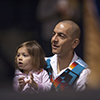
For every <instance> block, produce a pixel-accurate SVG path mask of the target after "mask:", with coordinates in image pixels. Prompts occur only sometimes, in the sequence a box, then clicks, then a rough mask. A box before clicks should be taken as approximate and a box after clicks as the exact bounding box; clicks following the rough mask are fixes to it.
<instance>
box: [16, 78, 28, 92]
mask: <svg viewBox="0 0 100 100" xmlns="http://www.w3.org/2000/svg"><path fill="white" fill-rule="evenodd" d="M24 78H25V77H20V78H19V79H18V81H19V86H18V90H19V91H20V92H21V91H22V90H23V88H24V86H25V85H26V84H27V83H28V82H29V80H28V81H26V82H25V81H24Z"/></svg>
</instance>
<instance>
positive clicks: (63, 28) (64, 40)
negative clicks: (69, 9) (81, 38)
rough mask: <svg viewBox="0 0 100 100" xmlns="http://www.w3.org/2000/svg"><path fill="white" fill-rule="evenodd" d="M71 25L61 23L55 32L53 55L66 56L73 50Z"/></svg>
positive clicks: (52, 42) (52, 41)
mask: <svg viewBox="0 0 100 100" xmlns="http://www.w3.org/2000/svg"><path fill="white" fill-rule="evenodd" d="M70 29H71V25H68V24H63V23H59V24H58V25H56V27H55V28H54V30H53V36H52V39H51V46H52V53H53V54H57V55H58V56H62V55H66V54H68V53H69V52H70V51H72V50H73V48H72V42H73V40H72V37H71V33H70Z"/></svg>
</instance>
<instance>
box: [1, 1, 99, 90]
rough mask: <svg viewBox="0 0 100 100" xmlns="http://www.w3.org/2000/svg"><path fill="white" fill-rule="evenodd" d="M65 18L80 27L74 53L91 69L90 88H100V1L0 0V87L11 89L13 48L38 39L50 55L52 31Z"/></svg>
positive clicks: (47, 54) (46, 53)
mask: <svg viewBox="0 0 100 100" xmlns="http://www.w3.org/2000/svg"><path fill="white" fill-rule="evenodd" d="M65 19H70V20H73V21H75V22H76V23H77V24H78V25H79V26H80V28H81V31H82V32H81V33H82V34H81V39H80V44H79V46H78V47H77V48H76V49H75V51H76V53H77V54H78V55H79V56H80V57H81V58H82V59H84V61H85V62H86V63H87V64H88V65H89V66H90V68H91V71H92V74H91V76H90V80H89V82H90V87H91V88H92V89H99V88H100V85H99V84H100V1H99V0H0V86H1V87H2V86H3V87H12V81H13V77H14V71H15V68H14V57H15V50H16V47H17V46H18V45H19V44H21V43H22V42H25V41H28V40H37V41H38V43H39V44H40V45H41V46H42V48H43V50H44V52H45V55H46V56H52V55H53V54H52V52H51V45H50V39H51V36H52V30H53V28H54V26H55V25H56V24H57V23H58V22H59V21H61V20H65ZM3 87H2V88H3Z"/></svg>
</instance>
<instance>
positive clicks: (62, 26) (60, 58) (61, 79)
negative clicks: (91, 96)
mask: <svg viewBox="0 0 100 100" xmlns="http://www.w3.org/2000/svg"><path fill="white" fill-rule="evenodd" d="M80 33H81V31H80V28H79V26H78V25H77V24H76V23H75V22H73V21H70V20H65V21H61V22H59V23H58V24H57V25H56V26H55V28H54V30H53V36H52V39H51V46H52V53H53V54H55V55H54V56H52V57H49V58H46V61H47V64H48V66H47V67H46V70H47V71H48V74H49V76H50V79H51V82H52V88H55V89H56V91H57V90H61V91H63V90H66V89H70V88H71V89H72V88H74V89H75V90H78V91H83V90H85V89H86V84H87V80H88V76H89V74H90V69H89V68H88V65H87V64H86V63H85V62H84V61H83V60H82V59H81V58H80V57H78V56H77V55H76V53H75V51H74V49H75V48H76V47H77V46H78V44H79V42H80V40H79V38H80Z"/></svg>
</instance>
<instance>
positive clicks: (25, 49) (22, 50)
mask: <svg viewBox="0 0 100 100" xmlns="http://www.w3.org/2000/svg"><path fill="white" fill-rule="evenodd" d="M17 52H28V51H27V48H26V47H25V46H24V47H20V48H19V49H18V51H17Z"/></svg>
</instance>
